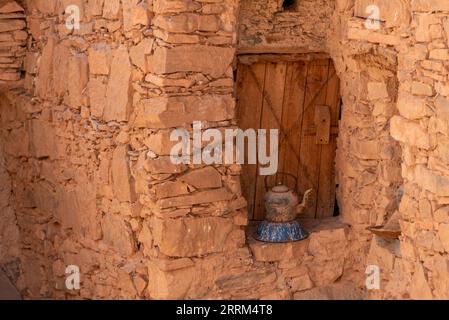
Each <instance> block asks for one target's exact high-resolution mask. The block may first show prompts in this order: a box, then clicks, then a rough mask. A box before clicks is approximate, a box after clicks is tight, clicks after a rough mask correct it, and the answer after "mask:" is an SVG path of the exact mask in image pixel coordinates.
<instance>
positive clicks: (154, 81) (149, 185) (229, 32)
mask: <svg viewBox="0 0 449 320" xmlns="http://www.w3.org/2000/svg"><path fill="white" fill-rule="evenodd" d="M75 2H76V3H77V4H78V5H79V6H80V8H81V9H82V19H81V29H80V30H73V31H70V30H67V29H66V28H65V25H64V17H63V15H62V13H63V12H64V10H63V8H64V5H66V4H67V3H66V2H65V1H56V0H54V1H48V0H33V1H24V2H21V5H24V6H23V8H24V9H22V7H21V6H19V5H18V4H17V3H15V2H14V1H9V0H7V1H0V87H1V88H0V90H1V95H0V97H1V99H0V124H1V126H0V179H1V181H2V184H1V185H0V216H1V217H2V219H1V222H0V231H1V232H0V249H1V250H0V268H1V270H2V272H3V273H4V274H5V275H6V276H7V278H8V279H9V281H10V282H11V283H13V284H14V285H15V286H16V287H17V288H18V290H19V291H20V293H21V294H22V295H23V296H24V297H25V298H50V299H54V298H56V299H58V298H59V299H79V298H81V299H92V298H94V299H102V298H109V299H111V298H112V299H118V298H138V299H148V298H153V299H170V298H172V299H173V298H174V299H201V298H210V299H213V298H230V299H260V298H266V299H292V298H294V299H342V298H343V299H361V298H384V299H410V298H411V299H421V298H423V299H432V298H438V299H448V298H449V296H448V292H449V280H448V279H449V263H448V255H449V248H448V241H449V238H448V237H449V235H448V234H449V228H448V225H449V215H448V210H449V209H448V205H449V156H448V153H449V129H448V127H449V126H448V124H449V111H448V110H449V103H448V101H449V84H448V71H447V68H448V64H447V58H448V51H449V19H448V16H449V7H448V5H447V2H446V1H440V0H394V1H393V0H373V1H365V0H336V1H324V0H303V1H298V2H297V4H295V5H294V6H292V7H290V8H282V2H281V1H275V0H269V1H261V0H257V1H249V0H244V1H241V2H240V3H237V2H236V1H225V2H217V1H193V0H173V1H164V0H154V1H140V2H139V1H137V0H126V1H125V0H123V1H120V0H105V1H102V0H78V1H75ZM367 3H369V4H371V3H375V4H377V5H379V7H380V8H381V17H380V20H381V25H380V29H379V30H373V29H367V28H366V27H365V19H366V16H367V13H366V11H365V9H366V5H367ZM238 5H240V9H239V11H238V10H237V8H238ZM237 12H239V15H237ZM24 13H25V14H24ZM25 15H26V17H25ZM25 19H26V22H27V29H26V30H25ZM5 21H6V22H5ZM237 23H239V24H240V27H239V34H237ZM25 46H26V48H25ZM236 52H240V53H276V52H277V53H284V54H286V53H295V54H300V53H311V52H312V53H316V52H322V53H325V54H328V55H329V56H330V57H331V58H332V59H333V61H334V64H335V67H336V70H337V74H338V76H339V78H340V80H341V95H342V101H343V108H342V117H341V121H340V126H339V138H338V150H337V158H336V169H337V180H338V186H339V187H338V191H337V196H338V203H339V208H340V211H341V216H340V217H338V218H332V219H328V220H324V221H304V222H303V223H304V226H305V227H306V228H307V229H308V230H310V231H311V235H310V237H309V239H307V240H305V241H303V242H298V243H292V244H280V245H272V244H264V243H259V242H256V241H255V240H254V239H253V237H252V235H253V234H252V232H253V229H252V228H246V226H247V224H248V218H247V212H246V201H245V199H244V198H243V197H242V194H241V188H240V181H239V174H240V168H236V166H227V165H217V166H214V167H212V166H207V167H202V166H195V165H173V164H172V163H170V161H169V159H168V155H169V153H170V146H171V145H172V142H170V141H169V133H170V132H171V130H172V129H173V128H178V127H182V128H185V129H187V130H190V129H191V124H192V121H194V120H197V121H202V124H203V128H209V127H213V128H217V129H219V130H223V129H226V128H230V127H235V126H236V125H237V122H236V120H237V119H235V117H236V115H235V110H234V109H235V101H234V95H233V94H234V72H233V71H234V70H233V67H234V65H235V64H234V62H235V53H236ZM302 58H304V56H302ZM22 59H25V63H24V64H23V63H22ZM21 72H23V73H24V79H22V82H21V83H20V84H18V85H17V86H18V87H19V89H16V90H6V89H5V90H4V89H3V86H2V83H1V82H3V83H4V82H11V81H16V80H19V79H20V73H21ZM394 214H396V216H399V224H400V226H401V231H402V234H401V237H400V239H399V240H394V241H391V242H388V241H385V240H383V239H381V238H379V237H376V236H373V235H372V234H371V233H369V232H368V231H367V230H366V227H367V226H373V225H382V224H384V223H386V222H387V221H388V220H389V219H390V218H391V217H392V216H393V215H394ZM69 264H77V265H79V266H80V267H81V270H82V279H83V280H82V288H81V290H79V291H75V292H73V291H72V292H70V291H68V290H66V289H65V287H64V280H65V273H64V271H65V267H66V266H67V265H69ZM370 264H376V265H379V266H380V267H381V270H382V274H381V289H380V290H369V291H368V290H365V287H364V281H365V278H366V274H365V270H366V267H367V266H368V265H370Z"/></svg>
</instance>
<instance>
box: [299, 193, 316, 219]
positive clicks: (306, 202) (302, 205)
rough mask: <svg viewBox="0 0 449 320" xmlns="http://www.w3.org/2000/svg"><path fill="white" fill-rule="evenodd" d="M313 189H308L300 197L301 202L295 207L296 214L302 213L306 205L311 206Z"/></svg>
mask: <svg viewBox="0 0 449 320" xmlns="http://www.w3.org/2000/svg"><path fill="white" fill-rule="evenodd" d="M313 198H314V196H313V189H309V190H307V191H306V192H304V197H303V198H302V202H301V203H300V204H299V205H298V206H297V207H296V216H299V215H301V214H303V213H304V210H305V209H306V208H308V207H311V206H312V204H313V200H314V199H313Z"/></svg>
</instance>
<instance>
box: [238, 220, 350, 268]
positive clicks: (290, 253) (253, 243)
mask: <svg viewBox="0 0 449 320" xmlns="http://www.w3.org/2000/svg"><path fill="white" fill-rule="evenodd" d="M298 221H299V223H300V224H301V226H302V227H303V228H304V229H306V230H307V231H308V232H309V233H310V236H309V237H308V238H307V239H304V240H301V241H296V242H287V243H269V242H262V241H258V240H256V239H255V235H256V228H257V225H258V223H254V224H252V225H250V226H249V229H248V231H249V232H248V233H247V234H248V237H247V241H248V245H249V247H250V249H251V251H252V253H253V255H254V258H255V260H256V261H261V262H274V261H281V260H291V259H299V258H301V257H304V256H306V255H307V253H308V250H309V244H310V241H311V240H312V239H314V241H315V240H318V239H320V240H321V239H322V240H323V241H325V242H327V241H330V242H331V241H337V240H338V239H345V238H346V228H347V227H348V225H346V224H344V223H342V222H341V221H340V219H339V218H326V219H299V220H298Z"/></svg>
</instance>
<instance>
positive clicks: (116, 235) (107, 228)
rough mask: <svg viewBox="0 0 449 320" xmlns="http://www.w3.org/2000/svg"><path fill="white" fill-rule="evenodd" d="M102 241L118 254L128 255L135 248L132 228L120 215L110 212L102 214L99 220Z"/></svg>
mask: <svg viewBox="0 0 449 320" xmlns="http://www.w3.org/2000/svg"><path fill="white" fill-rule="evenodd" d="M101 228H102V230H103V241H104V243H106V244H107V245H109V246H110V247H111V248H113V249H114V250H115V251H116V252H117V253H118V254H120V255H122V256H130V255H132V254H133V253H134V252H135V250H136V244H135V241H134V237H133V234H132V230H131V228H130V227H129V225H128V224H127V222H126V221H125V220H123V218H122V217H120V216H117V215H115V214H112V213H107V214H105V215H104V217H103V219H102V221H101Z"/></svg>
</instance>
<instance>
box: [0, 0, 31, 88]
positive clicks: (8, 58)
mask: <svg viewBox="0 0 449 320" xmlns="http://www.w3.org/2000/svg"><path fill="white" fill-rule="evenodd" d="M25 28H26V23H25V14H24V9H23V8H22V7H21V5H20V4H19V3H18V2H16V1H12V0H2V1H0V86H2V85H6V84H8V83H11V82H14V81H18V80H20V78H21V74H20V73H21V70H22V65H23V57H24V56H25V52H26V50H25V45H26V40H27V38H28V33H27V32H26V31H25Z"/></svg>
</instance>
